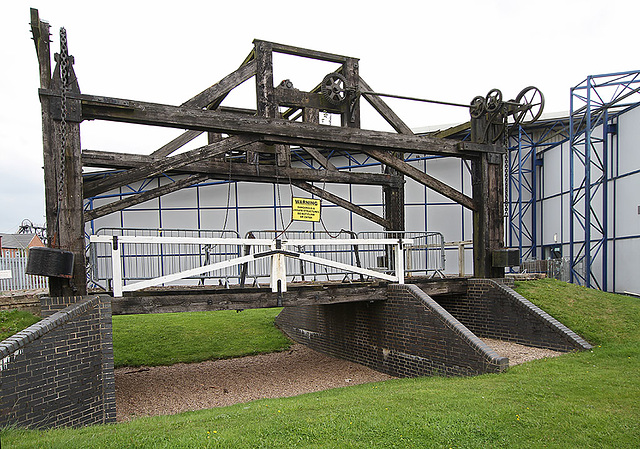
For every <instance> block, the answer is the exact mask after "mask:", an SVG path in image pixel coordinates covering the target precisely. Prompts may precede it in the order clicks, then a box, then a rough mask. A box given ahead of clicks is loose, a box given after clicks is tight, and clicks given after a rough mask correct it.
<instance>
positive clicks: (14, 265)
mask: <svg viewBox="0 0 640 449" xmlns="http://www.w3.org/2000/svg"><path fill="white" fill-rule="evenodd" d="M26 269H27V251H26V250H21V251H16V253H15V255H13V256H0V271H10V272H11V277H10V278H8V279H1V278H0V291H2V292H6V291H14V290H35V289H40V288H48V286H49V279H48V278H47V277H45V276H32V275H30V274H27V273H26Z"/></svg>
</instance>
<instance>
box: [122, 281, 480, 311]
mask: <svg viewBox="0 0 640 449" xmlns="http://www.w3.org/2000/svg"><path fill="white" fill-rule="evenodd" d="M406 282H407V283H411V284H416V285H417V286H418V287H420V289H421V290H423V291H424V292H425V293H427V294H428V295H430V296H437V295H465V294H466V293H467V279H463V278H456V279H425V278H423V277H417V276H416V277H410V278H406ZM388 284H389V283H388V282H386V281H374V282H365V283H363V282H354V283H352V284H343V283H338V282H329V283H322V284H318V283H314V284H309V283H305V282H301V283H291V284H288V285H287V291H286V292H284V293H283V294H282V299H281V301H282V302H281V304H282V305H283V306H285V307H295V306H301V305H317V304H339V303H345V302H360V301H367V302H369V301H384V300H386V297H387V285H388ZM277 306H278V298H277V293H273V292H271V289H270V288H240V287H237V286H231V288H225V287H213V286H201V287H191V288H189V287H185V288H170V287H169V288H164V289H152V290H149V291H139V292H128V293H125V296H124V297H122V298H113V299H112V301H111V309H112V313H113V314H114V315H130V314H140V313H173V312H202V311H209V310H243V309H257V308H267V307H277Z"/></svg>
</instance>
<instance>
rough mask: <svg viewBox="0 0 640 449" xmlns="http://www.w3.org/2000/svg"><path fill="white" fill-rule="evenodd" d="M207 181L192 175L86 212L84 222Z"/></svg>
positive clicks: (201, 176) (199, 176)
mask: <svg viewBox="0 0 640 449" xmlns="http://www.w3.org/2000/svg"><path fill="white" fill-rule="evenodd" d="M206 179H207V176H206V175H191V176H189V177H187V178H184V179H181V180H179V181H174V182H172V183H170V184H165V185H163V186H161V187H157V188H155V189H152V190H147V191H146V192H141V193H137V194H135V195H131V196H127V197H125V198H123V199H121V200H118V201H113V202H112V203H109V204H105V205H104V206H100V207H98V208H96V209H91V210H87V211H85V212H84V221H85V222H87V221H91V220H95V219H96V218H100V217H104V216H105V215H109V214H111V213H113V212H116V211H119V210H122V209H125V208H127V207H131V206H135V205H136V204H140V203H144V202H145V201H149V200H152V199H154V198H158V197H160V196H162V195H167V194H169V193H171V192H176V191H178V190H180V189H184V188H185V187H190V186H192V185H194V184H198V183H199V182H203V181H205V180H206Z"/></svg>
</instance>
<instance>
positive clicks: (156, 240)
mask: <svg viewBox="0 0 640 449" xmlns="http://www.w3.org/2000/svg"><path fill="white" fill-rule="evenodd" d="M89 241H90V242H91V243H92V244H99V243H101V244H109V245H110V247H111V267H112V273H113V296H114V297H121V296H122V295H123V293H124V292H128V291H136V290H141V289H144V288H148V287H154V286H157V285H162V284H166V283H170V282H174V281H177V280H180V279H185V278H188V277H192V276H198V275H202V274H204V273H208V272H212V271H216V270H222V269H225V268H228V267H230V266H234V265H241V264H244V263H248V262H252V261H254V260H256V259H261V258H264V257H269V258H270V259H271V282H270V285H271V290H272V291H273V292H285V291H286V290H287V272H286V265H285V258H286V257H291V258H296V259H299V260H302V261H305V262H310V263H315V264H320V265H325V266H328V267H333V268H337V269H339V270H344V271H349V272H352V273H357V274H361V275H364V276H368V277H371V278H377V279H384V280H388V281H391V282H397V283H399V284H404V260H405V257H404V251H405V246H406V247H409V246H410V245H412V244H413V240H411V239H406V240H403V239H391V238H387V239H288V240H287V239H276V240H271V239H241V238H206V237H205V238H203V237H155V236H102V235H92V236H90V238H89ZM144 244H159V245H162V244H178V245H238V247H239V248H247V247H249V248H250V251H249V254H246V255H244V256H239V257H232V258H230V259H227V260H223V261H218V262H215V263H211V264H206V265H203V266H201V267H197V268H191V269H188V270H183V271H177V272H175V273H172V274H168V275H164V276H158V277H155V278H153V279H147V280H143V281H139V282H135V283H130V284H126V285H125V283H124V281H123V276H122V260H121V259H122V247H123V245H144ZM336 245H338V246H341V245H344V246H352V245H360V246H367V245H389V246H393V247H395V251H394V254H395V274H389V273H387V272H383V271H377V270H373V269H369V268H362V267H358V266H354V265H349V264H345V263H342V262H337V261H334V260H329V259H325V258H322V257H317V256H313V255H310V254H306V253H304V252H300V251H298V250H299V249H300V248H303V247H305V246H314V247H318V246H336ZM257 247H262V248H260V252H256V248H257ZM264 247H268V248H269V250H267V251H264ZM238 254H241V252H240V251H238Z"/></svg>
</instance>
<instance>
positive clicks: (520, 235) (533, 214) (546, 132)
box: [505, 119, 569, 261]
mask: <svg viewBox="0 0 640 449" xmlns="http://www.w3.org/2000/svg"><path fill="white" fill-rule="evenodd" d="M568 139H569V136H568V129H567V127H566V123H565V121H564V120H562V119H553V120H543V121H540V122H538V123H536V124H535V125H534V126H529V127H527V128H524V127H522V126H521V125H518V126H517V127H515V128H514V129H512V130H511V132H510V135H509V142H508V144H509V147H508V151H507V164H506V166H507V170H508V171H507V177H508V183H507V184H506V185H507V188H506V190H507V191H506V195H505V197H506V198H507V207H506V209H505V212H506V219H507V226H505V229H506V230H507V231H506V232H507V240H506V242H507V245H508V246H509V247H510V248H517V249H518V250H519V251H520V260H521V261H524V260H529V259H536V258H538V257H539V254H538V250H539V246H540V245H539V242H538V235H539V233H538V221H539V220H538V203H539V201H540V200H541V199H542V198H540V196H539V193H540V183H541V182H542V180H541V179H540V175H539V171H540V168H541V167H542V165H543V158H542V154H543V153H544V152H546V151H548V150H550V149H552V148H555V147H557V146H559V145H562V144H563V143H564V142H566V141H567V140H568Z"/></svg>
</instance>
